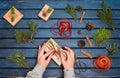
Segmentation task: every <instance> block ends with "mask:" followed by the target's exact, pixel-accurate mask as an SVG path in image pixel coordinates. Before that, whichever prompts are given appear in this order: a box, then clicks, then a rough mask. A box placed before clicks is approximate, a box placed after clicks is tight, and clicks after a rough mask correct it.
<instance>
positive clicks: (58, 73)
mask: <svg viewBox="0 0 120 78" xmlns="http://www.w3.org/2000/svg"><path fill="white" fill-rule="evenodd" d="M10 71H11V72H10ZM28 71H29V70H28V69H0V73H1V74H0V77H7V76H8V77H10V76H26V74H27V72H28ZM116 71H120V69H110V70H109V71H107V72H104V73H97V72H94V71H91V70H89V69H88V70H87V71H86V72H82V73H81V74H76V76H83V77H87V76H88V77H89V76H92V77H94V76H115V75H119V72H116ZM50 72H54V73H52V74H51V73H50ZM49 76H52V77H56V76H57V77H61V76H62V77H63V70H62V69H57V70H56V69H47V70H46V71H45V74H44V77H43V78H47V77H49Z"/></svg>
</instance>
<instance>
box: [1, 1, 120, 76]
mask: <svg viewBox="0 0 120 78" xmlns="http://www.w3.org/2000/svg"><path fill="white" fill-rule="evenodd" d="M102 1H103V0H0V77H12V76H25V75H26V73H27V72H28V71H30V70H31V69H23V68H21V67H19V66H17V65H15V64H14V63H13V62H11V61H8V60H6V59H5V57H7V56H10V55H13V54H14V52H13V51H14V49H18V50H20V51H24V54H25V56H26V59H27V63H28V64H29V65H30V67H31V68H33V67H34V65H35V64H36V58H37V50H38V47H37V46H35V45H33V44H32V43H26V44H20V45H19V44H17V43H16V40H15V37H14V30H15V29H23V30H24V31H26V30H28V21H29V20H31V19H34V20H35V21H36V23H37V24H38V25H40V28H39V30H38V32H37V33H36V34H35V35H34V36H33V38H34V40H35V41H36V42H37V43H39V44H42V43H43V42H45V41H47V40H48V39H49V38H54V39H55V40H56V42H58V43H59V44H60V45H61V46H62V47H64V46H65V45H67V46H69V47H71V48H72V49H73V50H74V52H75V54H76V56H77V57H78V59H79V60H81V61H84V62H86V63H87V65H88V67H87V68H84V67H82V68H84V69H87V71H86V72H84V73H82V74H76V76H80V77H82V76H83V77H88V76H94V77H95V76H114V75H120V73H119V71H120V5H119V4H120V0H106V4H107V6H112V9H113V11H112V13H113V22H114V24H115V26H116V29H115V30H114V31H112V30H111V32H112V37H111V38H110V40H109V41H110V42H116V43H118V44H119V53H117V54H115V55H113V56H112V57H111V60H112V66H111V68H110V70H109V71H107V72H105V73H96V72H93V71H91V69H95V68H94V66H93V60H94V59H95V58H96V57H97V56H99V55H102V54H105V55H107V50H106V49H105V46H106V45H105V44H103V45H101V46H100V47H98V46H96V44H95V42H94V41H93V39H92V34H93V33H94V32H95V30H97V29H99V28H101V27H105V28H107V29H109V30H110V28H109V27H108V26H107V25H106V24H105V23H103V22H102V21H101V20H100V19H99V18H98V17H97V9H98V8H101V3H102ZM68 3H69V4H71V5H73V6H74V7H76V6H78V5H81V6H82V7H83V11H85V12H86V14H85V18H84V20H83V22H82V24H79V23H78V21H77V22H75V21H74V20H73V18H72V17H71V16H70V15H69V14H67V13H66V12H65V11H64V9H65V7H66V5H67V4H68ZM44 4H48V5H50V6H52V7H53V8H55V12H54V13H53V15H52V16H51V17H50V19H49V20H48V21H47V22H45V21H43V20H42V19H41V18H39V17H38V12H39V11H40V9H41V8H42V7H43V5H44ZM11 6H15V7H16V8H17V9H18V10H20V12H22V13H23V15H24V17H23V19H22V20H21V21H20V22H19V23H18V24H17V25H16V26H15V27H11V25H10V24H9V23H8V22H7V21H6V20H5V19H3V15H4V14H5V13H6V12H7V11H8V9H9V8H10V7H11ZM81 13H82V12H77V15H78V18H80V17H81ZM60 18H68V19H69V20H70V21H71V22H72V36H71V37H70V38H69V39H62V38H61V37H56V36H54V35H53V34H51V33H50V27H51V25H52V24H55V23H56V22H58V20H59V19H60ZM88 22H92V23H93V24H94V27H95V28H94V30H92V31H88V30H86V29H85V27H86V24H87V23H88ZM78 29H80V30H81V32H82V34H81V35H78V34H77V31H78ZM86 34H89V37H90V39H91V41H92V43H93V48H90V47H89V45H88V44H87V41H86V39H85V35H86ZM80 39H83V40H85V41H86V45H85V47H84V48H79V47H78V46H77V41H78V40H80ZM81 49H84V50H86V51H88V52H89V53H90V54H92V55H93V57H94V58H93V59H88V58H87V57H86V56H84V55H83V54H81V53H80V50H81ZM62 69H63V68H62V67H61V66H57V65H56V64H55V63H54V62H53V61H51V62H50V64H49V65H48V68H47V70H46V72H45V74H44V78H47V77H48V76H52V77H53V76H57V77H61V76H63V71H62ZM75 70H78V68H77V67H76V66H75Z"/></svg>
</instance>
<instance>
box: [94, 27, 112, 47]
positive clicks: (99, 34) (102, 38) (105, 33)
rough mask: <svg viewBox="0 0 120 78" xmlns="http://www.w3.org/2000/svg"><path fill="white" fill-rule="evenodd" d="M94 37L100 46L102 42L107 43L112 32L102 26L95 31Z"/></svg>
mask: <svg viewBox="0 0 120 78" xmlns="http://www.w3.org/2000/svg"><path fill="white" fill-rule="evenodd" d="M92 37H93V40H94V41H95V43H96V45H97V46H100V45H101V44H103V43H106V41H107V40H108V39H109V38H110V37H111V32H110V31H109V30H107V29H105V28H100V29H98V30H96V32H95V33H93V35H92Z"/></svg>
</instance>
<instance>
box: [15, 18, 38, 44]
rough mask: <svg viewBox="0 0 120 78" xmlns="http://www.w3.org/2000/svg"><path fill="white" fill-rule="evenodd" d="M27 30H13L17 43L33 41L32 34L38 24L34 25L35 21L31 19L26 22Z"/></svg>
mask: <svg viewBox="0 0 120 78" xmlns="http://www.w3.org/2000/svg"><path fill="white" fill-rule="evenodd" d="M28 25H29V28H30V29H29V30H28V31H26V32H24V31H23V30H15V32H14V33H15V38H16V40H17V43H18V44H21V43H26V42H33V38H32V37H33V35H34V34H35V33H36V32H37V30H38V28H39V27H38V26H36V25H35V21H34V20H31V21H29V23H28Z"/></svg>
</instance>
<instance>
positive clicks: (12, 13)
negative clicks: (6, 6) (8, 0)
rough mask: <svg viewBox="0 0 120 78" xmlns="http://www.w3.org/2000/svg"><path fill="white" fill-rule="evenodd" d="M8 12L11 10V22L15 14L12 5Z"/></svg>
mask: <svg viewBox="0 0 120 78" xmlns="http://www.w3.org/2000/svg"><path fill="white" fill-rule="evenodd" d="M10 12H11V22H14V19H15V18H14V14H15V8H14V7H12V8H11V9H10Z"/></svg>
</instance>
